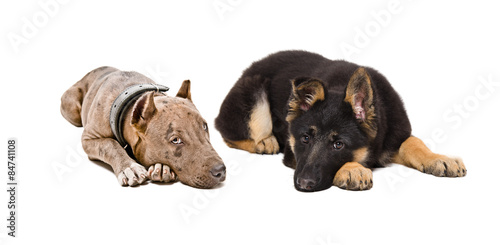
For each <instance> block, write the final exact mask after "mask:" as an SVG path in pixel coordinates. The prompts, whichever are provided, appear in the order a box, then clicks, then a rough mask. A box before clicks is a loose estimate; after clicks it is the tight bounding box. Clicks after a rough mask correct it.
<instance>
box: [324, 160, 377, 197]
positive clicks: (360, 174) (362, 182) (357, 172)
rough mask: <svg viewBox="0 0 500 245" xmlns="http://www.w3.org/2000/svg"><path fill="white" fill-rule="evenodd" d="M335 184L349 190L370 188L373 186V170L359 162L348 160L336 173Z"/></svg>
mask: <svg viewBox="0 0 500 245" xmlns="http://www.w3.org/2000/svg"><path fill="white" fill-rule="evenodd" d="M333 185H334V186H337V187H339V188H341V189H347V190H355V191H359V190H369V189H370V188H372V186H373V175H372V171H371V170H370V169H368V168H365V167H363V165H361V164H359V163H357V162H348V163H346V164H344V166H342V167H341V168H340V169H339V171H338V172H337V174H335V177H334V178H333Z"/></svg>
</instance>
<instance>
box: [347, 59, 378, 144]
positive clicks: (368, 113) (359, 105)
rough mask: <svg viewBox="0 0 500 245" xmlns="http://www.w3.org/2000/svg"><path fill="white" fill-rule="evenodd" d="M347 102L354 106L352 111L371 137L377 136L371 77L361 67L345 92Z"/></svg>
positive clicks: (355, 72)
mask: <svg viewBox="0 0 500 245" xmlns="http://www.w3.org/2000/svg"><path fill="white" fill-rule="evenodd" d="M344 101H345V102H347V103H349V104H350V105H351V106H352V111H353V112H354V115H355V116H356V119H358V122H360V123H361V125H362V126H363V128H364V129H365V132H367V133H368V134H369V135H370V136H373V137H374V136H375V134H376V130H377V127H376V123H375V116H376V115H375V105H374V103H373V102H374V100H373V88H372V82H371V78H370V75H368V73H367V72H366V70H365V68H363V67H360V68H358V69H357V70H356V71H354V74H353V75H352V76H351V78H350V79H349V84H348V85H347V88H346V92H345V99H344Z"/></svg>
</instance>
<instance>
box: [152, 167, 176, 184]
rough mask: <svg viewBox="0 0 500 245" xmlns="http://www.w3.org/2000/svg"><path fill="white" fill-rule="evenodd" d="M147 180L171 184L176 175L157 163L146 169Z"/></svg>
mask: <svg viewBox="0 0 500 245" xmlns="http://www.w3.org/2000/svg"><path fill="white" fill-rule="evenodd" d="M147 176H148V178H149V179H150V180H152V181H158V182H172V181H175V180H177V175H176V174H175V173H174V171H172V170H171V169H170V167H169V166H167V165H163V164H161V163H157V164H155V165H152V166H150V167H149V169H148V175H147Z"/></svg>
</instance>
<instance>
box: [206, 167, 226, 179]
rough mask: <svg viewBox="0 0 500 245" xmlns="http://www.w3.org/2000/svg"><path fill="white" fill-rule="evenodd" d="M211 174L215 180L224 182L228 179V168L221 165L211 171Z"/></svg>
mask: <svg viewBox="0 0 500 245" xmlns="http://www.w3.org/2000/svg"><path fill="white" fill-rule="evenodd" d="M210 173H211V174H212V176H214V178H216V179H219V181H221V182H222V181H224V180H225V179H226V166H225V165H224V164H219V165H216V166H215V167H213V168H212V169H210Z"/></svg>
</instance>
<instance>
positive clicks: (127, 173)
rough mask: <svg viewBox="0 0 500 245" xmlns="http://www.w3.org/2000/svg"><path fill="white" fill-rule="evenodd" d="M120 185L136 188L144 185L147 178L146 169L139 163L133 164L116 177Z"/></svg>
mask: <svg viewBox="0 0 500 245" xmlns="http://www.w3.org/2000/svg"><path fill="white" fill-rule="evenodd" d="M116 177H117V178H118V183H120V185H122V186H136V185H140V184H142V183H144V181H146V180H147V178H146V168H144V166H142V165H140V164H139V163H136V162H134V163H132V164H130V166H128V167H126V168H125V169H124V170H123V171H121V172H119V173H118V174H117V176H116Z"/></svg>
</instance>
